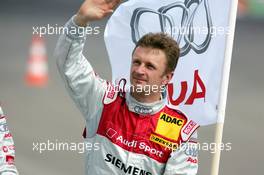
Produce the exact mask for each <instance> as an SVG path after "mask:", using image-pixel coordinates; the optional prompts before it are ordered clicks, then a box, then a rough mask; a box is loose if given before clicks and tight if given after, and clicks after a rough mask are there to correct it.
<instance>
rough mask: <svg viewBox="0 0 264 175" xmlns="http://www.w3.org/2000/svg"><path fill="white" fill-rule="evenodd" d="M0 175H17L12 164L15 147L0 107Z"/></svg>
mask: <svg viewBox="0 0 264 175" xmlns="http://www.w3.org/2000/svg"><path fill="white" fill-rule="evenodd" d="M0 147H1V149H0V175H18V171H17V169H16V166H15V164H14V159H15V146H14V141H13V138H12V135H11V133H10V132H9V130H8V126H7V122H6V118H5V116H4V114H3V111H2V109H1V106H0Z"/></svg>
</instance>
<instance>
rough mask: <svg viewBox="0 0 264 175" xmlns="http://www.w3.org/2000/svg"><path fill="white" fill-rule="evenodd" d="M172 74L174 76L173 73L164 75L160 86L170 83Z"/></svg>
mask: <svg viewBox="0 0 264 175" xmlns="http://www.w3.org/2000/svg"><path fill="white" fill-rule="evenodd" d="M173 74H174V72H169V73H166V74H165V75H163V81H162V85H165V86H166V85H167V84H168V83H169V82H170V81H171V79H172V77H173Z"/></svg>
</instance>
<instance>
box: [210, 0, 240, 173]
mask: <svg viewBox="0 0 264 175" xmlns="http://www.w3.org/2000/svg"><path fill="white" fill-rule="evenodd" d="M237 5H238V0H231V8H230V15H229V16H230V19H229V34H228V35H227V39H226V49H225V60H224V66H223V74H222V75H223V77H222V81H221V92H220V98H219V108H218V121H217V124H216V130H215V143H216V145H220V144H221V143H222V137H223V129H224V120H225V108H226V99H227V91H228V82H229V74H230V66H231V58H232V49H233V41H234V33H235V25H236V15H237ZM220 155H221V149H220V146H217V147H216V152H215V153H214V155H213V161H212V167H211V175H218V173H219V164H220Z"/></svg>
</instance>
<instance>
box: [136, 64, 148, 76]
mask: <svg viewBox="0 0 264 175" xmlns="http://www.w3.org/2000/svg"><path fill="white" fill-rule="evenodd" d="M135 72H136V73H137V74H140V75H144V74H145V72H146V69H145V66H144V64H140V65H139V66H137V68H136V70H135Z"/></svg>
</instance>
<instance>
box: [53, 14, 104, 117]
mask: <svg viewBox="0 0 264 175" xmlns="http://www.w3.org/2000/svg"><path fill="white" fill-rule="evenodd" d="M64 29H65V30H64V34H62V35H61V36H60V37H59V40H58V42H57V46H56V48H55V53H54V56H55V57H56V59H57V67H58V70H59V72H60V74H61V76H62V78H63V80H64V82H65V85H66V89H67V91H68V93H69V94H70V96H71V98H72V99H73V101H74V102H75V103H76V105H77V107H78V108H79V110H80V111H81V112H82V114H83V116H84V117H85V119H86V120H90V119H91V118H93V117H94V116H95V115H94V113H95V112H96V111H98V110H99V109H98V108H102V106H103V104H102V99H103V96H104V94H105V92H106V89H107V82H106V81H104V80H102V79H100V78H99V77H98V76H97V75H96V74H95V72H94V70H93V68H92V66H91V65H90V63H89V62H88V61H87V59H86V58H85V57H84V55H83V54H82V52H83V47H84V43H85V39H86V36H85V33H84V32H85V31H86V30H85V28H83V27H80V26H77V25H76V24H75V23H74V16H73V17H72V18H71V19H70V20H69V21H68V22H67V23H66V25H65V28H64Z"/></svg>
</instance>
